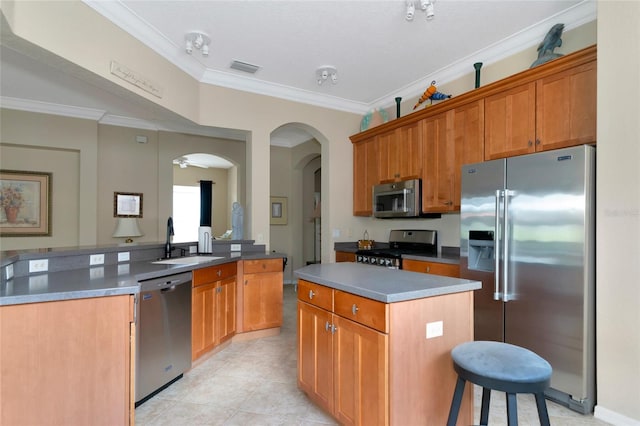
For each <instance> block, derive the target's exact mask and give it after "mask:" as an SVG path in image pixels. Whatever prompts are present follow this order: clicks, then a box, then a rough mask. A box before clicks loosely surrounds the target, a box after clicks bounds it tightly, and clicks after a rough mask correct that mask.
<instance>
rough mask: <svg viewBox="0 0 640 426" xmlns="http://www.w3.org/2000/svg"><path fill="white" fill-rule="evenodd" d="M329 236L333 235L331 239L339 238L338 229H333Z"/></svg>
mask: <svg viewBox="0 0 640 426" xmlns="http://www.w3.org/2000/svg"><path fill="white" fill-rule="evenodd" d="M331 234H332V235H333V238H340V229H338V228H334V229H333V231H332V233H331Z"/></svg>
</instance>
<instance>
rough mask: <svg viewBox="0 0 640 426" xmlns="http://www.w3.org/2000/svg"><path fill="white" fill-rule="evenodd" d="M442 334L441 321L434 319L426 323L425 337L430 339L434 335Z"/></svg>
mask: <svg viewBox="0 0 640 426" xmlns="http://www.w3.org/2000/svg"><path fill="white" fill-rule="evenodd" d="M442 334H443V324H442V321H434V322H428V323H427V339H432V338H434V337H440V336H442Z"/></svg>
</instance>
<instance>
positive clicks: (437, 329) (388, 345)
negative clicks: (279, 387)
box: [296, 263, 481, 425]
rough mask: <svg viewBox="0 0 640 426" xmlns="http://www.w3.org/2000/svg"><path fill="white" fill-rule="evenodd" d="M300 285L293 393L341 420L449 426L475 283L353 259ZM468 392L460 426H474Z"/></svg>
mask: <svg viewBox="0 0 640 426" xmlns="http://www.w3.org/2000/svg"><path fill="white" fill-rule="evenodd" d="M296 275H297V276H298V277H299V281H298V325H297V328H298V387H299V388H300V389H301V390H303V391H304V392H305V393H306V394H307V395H308V396H309V398H310V399H312V400H313V401H314V402H316V403H317V404H318V405H319V406H320V407H322V408H323V409H324V410H326V411H327V412H328V413H330V414H331V415H332V416H334V417H335V418H336V419H337V420H338V421H339V422H340V423H341V424H355V425H388V424H389V425H409V424H429V425H442V424H446V420H447V415H448V411H449V405H450V403H451V397H452V395H453V390H454V386H455V383H456V374H455V372H454V370H453V365H452V362H451V356H450V352H451V349H452V348H453V347H455V346H456V345H458V344H460V343H462V342H466V341H470V340H473V291H474V290H477V289H479V288H480V287H481V283H480V282H479V281H471V280H463V279H457V278H450V277H443V276H437V275H431V274H422V273H416V272H409V271H402V270H392V269H385V268H378V267H374V266H370V265H362V264H355V263H336V264H322V265H317V264H316V265H309V266H307V267H304V268H301V269H299V270H297V271H296ZM472 398H473V396H472V392H471V389H470V388H469V389H467V391H466V393H465V397H464V400H463V405H462V409H461V411H460V416H459V422H458V424H461V425H463V424H471V423H472V420H473V401H472Z"/></svg>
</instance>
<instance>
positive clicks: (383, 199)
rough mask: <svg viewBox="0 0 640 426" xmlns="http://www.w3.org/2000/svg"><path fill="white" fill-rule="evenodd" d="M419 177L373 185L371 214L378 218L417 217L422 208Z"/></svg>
mask: <svg viewBox="0 0 640 426" xmlns="http://www.w3.org/2000/svg"><path fill="white" fill-rule="evenodd" d="M420 184H421V182H420V179H411V180H404V181H401V182H393V183H383V184H380V185H374V186H373V216H374V217H379V218H394V217H418V216H420V210H421V208H422V206H421V203H420V197H421V195H422V191H421V186H420Z"/></svg>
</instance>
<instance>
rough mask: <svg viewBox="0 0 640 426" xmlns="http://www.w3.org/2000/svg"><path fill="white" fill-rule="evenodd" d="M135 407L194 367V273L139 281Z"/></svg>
mask: <svg viewBox="0 0 640 426" xmlns="http://www.w3.org/2000/svg"><path fill="white" fill-rule="evenodd" d="M136 314H137V321H138V323H137V336H136V361H135V362H136V366H135V370H136V391H135V393H136V404H135V405H136V407H137V406H138V405H140V404H142V403H143V402H144V401H146V400H147V399H148V398H149V397H151V396H153V395H155V394H156V393H158V392H159V391H161V390H162V389H164V388H165V387H167V386H168V385H170V384H171V383H173V382H174V381H176V380H178V379H179V378H181V377H182V374H183V373H184V372H185V371H187V370H188V369H189V368H191V272H186V273H181V274H175V275H170V276H166V277H162V278H156V279H152V280H146V281H141V282H140V294H139V297H138V302H137V303H136Z"/></svg>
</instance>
